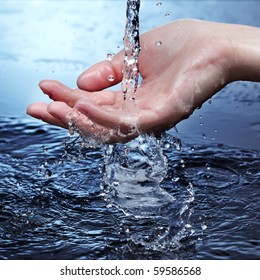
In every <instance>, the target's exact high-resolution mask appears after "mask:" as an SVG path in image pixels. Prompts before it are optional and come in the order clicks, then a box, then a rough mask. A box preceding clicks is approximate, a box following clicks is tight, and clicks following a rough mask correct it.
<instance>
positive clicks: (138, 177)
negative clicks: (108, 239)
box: [101, 0, 194, 250]
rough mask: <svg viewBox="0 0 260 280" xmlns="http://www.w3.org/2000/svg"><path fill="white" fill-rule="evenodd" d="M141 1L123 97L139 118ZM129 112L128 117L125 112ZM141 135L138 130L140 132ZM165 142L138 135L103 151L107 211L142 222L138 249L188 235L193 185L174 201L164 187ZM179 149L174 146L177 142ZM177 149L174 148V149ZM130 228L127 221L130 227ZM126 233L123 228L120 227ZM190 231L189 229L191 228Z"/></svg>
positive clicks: (133, 21)
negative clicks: (118, 210) (119, 211)
mask: <svg viewBox="0 0 260 280" xmlns="http://www.w3.org/2000/svg"><path fill="white" fill-rule="evenodd" d="M139 8H140V1H139V0H128V1H127V11H126V16H127V20H126V27H125V36H124V46H125V58H124V62H123V69H122V72H123V81H122V93H123V94H124V101H125V103H124V107H123V109H122V114H124V112H126V110H127V113H129V112H130V113H131V114H138V108H137V106H135V102H136V100H137V99H138V94H137V89H138V77H139V69H138V63H139V62H138V56H139V52H140V51H141V47H140V40H139ZM124 110H125V111H124ZM137 129H138V128H137ZM165 142H166V139H165V138H163V137H162V138H161V139H157V138H156V137H155V136H153V135H140V136H139V137H137V138H136V139H133V140H131V141H130V142H128V143H125V144H122V143H117V144H113V145H107V146H105V149H104V160H105V164H104V177H103V181H102V185H101V187H102V190H103V196H104V199H105V200H106V201H107V205H108V207H113V206H115V207H117V208H119V209H120V210H122V211H123V212H124V213H125V214H126V216H128V217H129V216H130V217H132V219H137V220H140V219H141V220H142V221H144V227H143V228H142V227H140V232H139V233H138V234H136V233H135V234H132V235H131V233H129V239H130V240H132V241H133V242H134V244H139V245H140V244H141V245H143V246H145V247H146V248H147V247H148V248H150V249H153V250H161V249H165V248H169V247H171V248H178V247H179V246H180V240H181V239H182V238H184V237H186V235H187V230H186V222H185V221H184V218H183V217H184V216H185V215H186V216H188V215H187V213H188V212H189V204H190V202H191V201H192V200H193V198H194V196H193V191H192V185H189V187H188V196H187V199H184V200H181V201H176V199H175V198H174V196H172V195H171V194H169V193H168V192H167V191H166V190H164V189H163V188H162V187H161V182H162V181H163V179H164V178H165V176H166V174H167V158H166V157H165V155H164V153H163V145H164V144H165ZM173 142H174V144H173V145H175V144H176V141H175V140H174V141H173ZM174 147H175V146H174ZM126 223H127V221H126ZM121 226H122V227H124V225H121ZM190 228H191V227H190Z"/></svg>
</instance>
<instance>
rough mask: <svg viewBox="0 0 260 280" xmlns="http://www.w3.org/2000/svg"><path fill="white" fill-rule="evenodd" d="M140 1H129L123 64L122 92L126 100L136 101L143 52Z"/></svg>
mask: <svg viewBox="0 0 260 280" xmlns="http://www.w3.org/2000/svg"><path fill="white" fill-rule="evenodd" d="M139 8H140V0H127V10H126V26H125V35H124V50H125V58H124V63H123V70H122V72H123V80H122V92H123V94H124V99H126V98H128V99H135V95H136V90H137V87H138V78H139V68H138V57H139V52H140V50H141V47H140V40H139Z"/></svg>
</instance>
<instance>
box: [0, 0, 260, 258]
mask: <svg viewBox="0 0 260 280" xmlns="http://www.w3.org/2000/svg"><path fill="white" fill-rule="evenodd" d="M158 2H162V3H163V4H162V5H161V6H157V5H156V4H157V3H158ZM114 4H115V1H87V2H86V4H85V5H82V2H81V1H66V2H63V3H62V4H61V3H60V1H42V2H35V1H24V2H23V3H20V2H16V1H5V2H2V3H1V7H0V26H1V28H0V34H1V45H0V66H1V72H0V96H1V101H0V102H1V113H0V119H1V124H0V259H259V258H260V246H259V245H260V240H259V239H260V217H259V213H260V206H259V200H260V189H259V178H260V173H259V170H260V160H259V155H260V144H259V143H260V142H259V140H260V121H259V109H260V85H259V84H257V83H246V82H236V83H232V84H231V85H229V86H227V87H226V88H225V89H224V90H223V91H222V92H220V93H219V94H218V95H216V96H215V97H214V98H213V99H212V104H209V103H206V104H205V105H204V106H203V107H202V108H201V109H200V110H197V111H196V112H195V113H194V114H193V116H192V117H190V118H189V119H188V120H185V121H183V122H182V123H180V124H179V125H177V130H178V131H176V130H174V129H173V130H170V131H169V132H168V133H167V135H168V136H167V139H166V140H165V141H164V143H162V149H163V154H164V155H165V156H166V157H167V162H168V163H167V164H168V171H167V174H166V176H165V178H164V180H163V181H162V182H161V184H160V186H161V189H162V193H163V195H164V194H165V193H167V195H168V196H169V197H171V198H172V199H173V201H172V203H168V204H167V207H165V208H164V209H163V210H160V209H159V211H160V215H159V216H156V215H148V214H145V215H143V216H137V215H134V214H131V209H130V208H129V207H128V208H126V207H125V205H126V204H125V203H123V204H122V203H121V205H120V203H119V202H120V201H116V202H117V205H116V206H114V205H111V204H110V203H109V201H108V200H107V199H106V198H107V193H106V192H105V191H106V189H104V188H102V187H101V186H103V185H104V181H103V178H104V172H105V167H104V157H103V150H102V148H96V149H90V148H86V147H83V146H82V145H81V141H80V139H77V138H76V136H74V137H71V138H68V133H67V132H66V131H63V130H62V129H58V128H54V127H50V126H49V125H46V124H43V123H41V122H39V121H36V120H33V119H31V118H29V117H28V116H26V115H25V113H24V112H25V109H26V106H27V104H29V103H31V102H34V101H38V100H43V101H48V99H47V98H46V97H44V96H43V95H42V94H41V93H40V91H39V90H38V88H37V83H38V82H39V81H40V80H41V79H43V78H52V79H58V80H61V81H62V82H64V83H67V84H69V85H71V86H75V82H74V81H75V80H76V77H77V76H78V75H79V74H80V73H81V72H82V71H83V70H84V69H85V68H87V67H88V66H90V65H91V64H93V63H95V62H96V61H99V60H102V59H105V58H106V57H107V54H108V53H113V52H117V51H118V50H119V47H120V48H122V36H123V30H124V24H125V5H126V3H125V1H116V5H114ZM234 6H235V7H236V9H234ZM258 11H259V2H258V1H239V2H237V1H196V9H194V3H193V1H145V0H143V1H142V7H141V20H140V23H141V31H142V32H144V31H145V30H148V29H151V28H152V27H154V26H156V25H159V24H163V23H166V22H169V21H170V20H174V19H177V18H180V17H196V18H203V19H208V20H216V21H225V22H235V23H244V24H251V25H256V26H260V19H259V15H258V14H259V12H258ZM111 14H112V15H111ZM166 14H170V15H169V16H168V15H167V16H166ZM86 15H87V16H86ZM108 15H109V16H108ZM104 18H106V19H107V21H108V22H107V23H106V24H105V26H104V20H103V19H104ZM151 18H152V19H153V20H151ZM97 34H99V36H97ZM79 151H80V152H79ZM143 187H147V188H148V187H149V185H145V184H144V185H143ZM109 198H110V197H109ZM169 201H170V199H169ZM159 208H160V207H159ZM165 209H166V210H165ZM168 217H171V218H172V219H171V221H172V222H171V225H170V227H169V223H168V221H169V220H167V218H168Z"/></svg>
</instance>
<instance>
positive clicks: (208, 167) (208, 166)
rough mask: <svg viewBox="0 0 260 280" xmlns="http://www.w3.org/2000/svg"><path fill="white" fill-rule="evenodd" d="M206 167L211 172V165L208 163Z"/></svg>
mask: <svg viewBox="0 0 260 280" xmlns="http://www.w3.org/2000/svg"><path fill="white" fill-rule="evenodd" d="M205 167H206V169H207V170H210V165H209V163H208V162H207V163H206V164H205Z"/></svg>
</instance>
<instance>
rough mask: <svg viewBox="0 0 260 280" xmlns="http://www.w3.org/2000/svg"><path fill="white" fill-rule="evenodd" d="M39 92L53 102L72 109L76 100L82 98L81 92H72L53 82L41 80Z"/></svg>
mask: <svg viewBox="0 0 260 280" xmlns="http://www.w3.org/2000/svg"><path fill="white" fill-rule="evenodd" d="M39 87H40V88H41V90H42V91H43V92H44V93H45V94H47V95H48V96H49V97H50V98H51V99H52V100H54V101H62V102H65V103H67V104H68V105H69V106H71V107H73V106H74V104H75V103H76V102H77V100H78V99H80V98H83V97H84V93H83V92H81V91H78V92H73V90H72V89H71V88H69V87H67V86H65V85H64V84H62V83H60V82H58V81H53V80H43V81H41V82H40V83H39Z"/></svg>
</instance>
